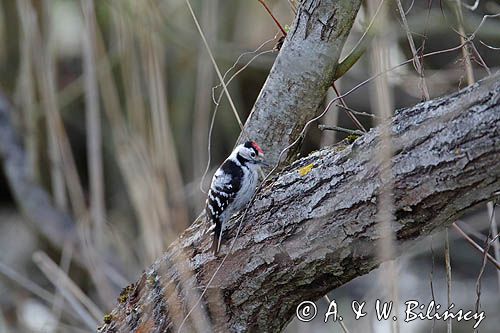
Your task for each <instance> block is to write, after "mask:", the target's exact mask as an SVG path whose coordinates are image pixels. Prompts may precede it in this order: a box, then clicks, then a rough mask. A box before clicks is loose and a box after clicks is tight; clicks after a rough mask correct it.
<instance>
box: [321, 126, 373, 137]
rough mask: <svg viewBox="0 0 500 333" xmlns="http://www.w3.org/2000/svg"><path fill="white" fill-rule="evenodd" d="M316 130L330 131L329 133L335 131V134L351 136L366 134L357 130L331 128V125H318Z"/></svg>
mask: <svg viewBox="0 0 500 333" xmlns="http://www.w3.org/2000/svg"><path fill="white" fill-rule="evenodd" d="M318 128H319V129H320V130H321V131H325V130H330V131H337V132H342V133H347V134H353V135H363V134H365V133H366V132H363V131H359V130H351V129H348V128H343V127H339V126H331V125H318Z"/></svg>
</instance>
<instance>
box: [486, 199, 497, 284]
mask: <svg viewBox="0 0 500 333" xmlns="http://www.w3.org/2000/svg"><path fill="white" fill-rule="evenodd" d="M486 206H487V207H488V214H489V215H490V216H493V219H492V221H491V234H492V235H498V226H497V220H496V215H495V208H496V205H495V204H494V203H493V202H492V201H490V202H488V203H487V204H486ZM492 243H493V250H494V251H495V252H494V253H495V259H496V260H497V261H499V260H500V242H499V241H498V237H496V238H495V239H493V240H492ZM497 279H498V290H500V268H498V266H497Z"/></svg>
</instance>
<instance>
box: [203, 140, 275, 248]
mask: <svg viewBox="0 0 500 333" xmlns="http://www.w3.org/2000/svg"><path fill="white" fill-rule="evenodd" d="M263 158H264V152H263V151H262V149H261V148H260V147H259V145H258V144H257V143H255V141H247V142H245V143H244V144H240V145H238V146H237V147H236V148H235V149H234V150H233V151H232V153H231V155H229V157H228V158H227V159H226V160H225V161H224V162H223V163H222V165H221V166H220V167H219V168H218V169H217V171H216V172H215V174H214V176H213V178H212V183H211V185H210V190H209V191H208V197H207V204H206V208H205V210H206V213H207V216H208V219H209V220H211V221H212V223H213V224H214V239H213V243H212V250H213V252H214V254H217V252H219V248H220V242H221V235H222V228H223V226H224V224H225V223H226V222H227V221H228V220H229V219H230V218H231V216H232V215H233V214H235V213H237V212H238V211H239V210H241V209H242V208H243V207H245V206H246V205H247V204H248V202H249V201H250V199H252V197H253V195H254V193H255V190H256V187H257V185H258V182H259V170H260V166H261V164H265V162H264V160H263Z"/></svg>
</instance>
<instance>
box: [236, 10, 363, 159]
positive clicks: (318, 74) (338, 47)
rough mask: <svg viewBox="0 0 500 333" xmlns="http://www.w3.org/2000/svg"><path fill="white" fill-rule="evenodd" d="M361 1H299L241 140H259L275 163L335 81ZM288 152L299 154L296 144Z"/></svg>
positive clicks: (267, 156) (297, 135)
mask: <svg viewBox="0 0 500 333" xmlns="http://www.w3.org/2000/svg"><path fill="white" fill-rule="evenodd" d="M360 4H361V1H360V0H305V1H302V2H301V5H300V7H299V10H298V14H297V16H296V18H295V21H294V23H293V25H292V28H291V29H290V32H289V33H288V35H287V36H286V39H285V42H284V44H283V46H282V48H281V51H280V53H279V54H278V57H277V58H276V61H275V62H274V65H273V68H272V69H271V72H270V73H269V76H268V78H267V80H266V82H265V84H264V87H263V88H262V90H261V92H260V94H259V97H258V98H257V101H256V103H255V105H254V108H253V110H252V112H251V114H250V117H249V119H248V120H247V122H246V123H245V127H244V130H243V131H242V134H241V135H240V138H239V140H238V142H239V143H241V142H243V141H245V140H248V139H252V140H255V141H257V142H258V143H259V145H261V146H262V148H263V149H264V152H265V153H266V159H268V161H269V162H270V163H272V164H275V163H276V162H277V161H278V157H279V154H280V152H281V151H282V150H283V149H284V148H285V147H287V146H288V145H290V144H291V143H292V142H294V141H295V140H296V139H297V138H298V137H299V134H300V132H301V131H302V129H303V128H304V125H305V124H306V123H307V122H308V121H309V120H310V119H311V118H313V117H314V115H315V114H316V110H317V108H318V106H319V105H320V103H322V102H323V99H324V97H325V94H326V91H327V90H328V88H329V87H330V86H331V85H332V82H333V79H334V74H335V70H336V68H337V62H338V60H339V57H340V53H341V52H342V47H343V46H344V43H345V40H346V38H347V35H348V34H349V31H350V30H351V27H352V24H353V22H354V19H355V17H356V14H357V12H358V10H359V7H360ZM297 147H298V146H297ZM297 147H295V148H297ZM287 153H288V156H293V155H295V151H294V149H291V150H290V151H289V152H287ZM286 156H287V155H284V157H286Z"/></svg>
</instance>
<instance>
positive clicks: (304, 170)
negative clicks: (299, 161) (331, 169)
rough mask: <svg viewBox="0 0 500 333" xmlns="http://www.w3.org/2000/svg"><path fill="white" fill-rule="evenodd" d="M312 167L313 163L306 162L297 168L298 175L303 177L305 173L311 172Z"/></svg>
mask: <svg viewBox="0 0 500 333" xmlns="http://www.w3.org/2000/svg"><path fill="white" fill-rule="evenodd" d="M313 168H314V164H313V163H311V164H308V165H306V166H304V167H302V168H300V169H299V175H300V176H301V177H304V176H305V175H307V174H308V173H309V172H311V170H312V169H313Z"/></svg>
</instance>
